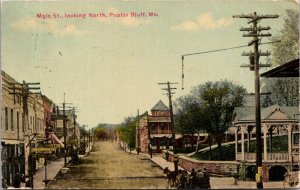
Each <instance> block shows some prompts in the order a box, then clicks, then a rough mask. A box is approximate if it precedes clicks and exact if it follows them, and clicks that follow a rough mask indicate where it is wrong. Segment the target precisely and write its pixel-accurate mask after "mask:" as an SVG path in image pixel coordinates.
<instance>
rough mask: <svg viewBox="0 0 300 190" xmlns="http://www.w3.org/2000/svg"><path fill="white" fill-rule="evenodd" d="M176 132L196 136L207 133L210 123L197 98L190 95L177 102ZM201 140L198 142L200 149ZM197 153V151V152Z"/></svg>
mask: <svg viewBox="0 0 300 190" xmlns="http://www.w3.org/2000/svg"><path fill="white" fill-rule="evenodd" d="M175 112H176V117H175V130H176V131H177V132H179V133H181V134H182V135H194V134H195V133H198V137H199V135H200V132H203V131H206V128H207V127H208V126H209V121H208V120H207V119H206V117H205V113H204V112H203V110H202V109H201V106H200V103H199V101H197V100H196V97H192V96H190V95H188V96H183V97H180V98H178V99H177V100H176V102H175ZM198 143H199V138H198V141H197V146H196V149H197V147H198ZM196 151H197V150H196Z"/></svg>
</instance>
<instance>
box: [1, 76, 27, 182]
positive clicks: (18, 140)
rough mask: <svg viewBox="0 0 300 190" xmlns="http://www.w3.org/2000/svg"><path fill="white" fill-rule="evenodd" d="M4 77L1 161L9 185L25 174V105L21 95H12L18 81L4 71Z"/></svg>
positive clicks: (4, 178)
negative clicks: (17, 175) (16, 177)
mask: <svg viewBox="0 0 300 190" xmlns="http://www.w3.org/2000/svg"><path fill="white" fill-rule="evenodd" d="M1 75H2V114H1V117H2V118H1V160H2V177H3V180H5V181H6V183H7V184H12V181H13V179H14V177H15V175H16V174H17V173H19V174H24V175H25V172H26V168H25V163H26V162H25V158H26V157H25V141H24V140H25V138H26V137H27V136H26V133H25V132H26V131H25V130H26V129H25V126H24V114H23V109H22V107H23V103H22V97H21V95H12V94H10V93H11V91H12V90H11V89H12V87H13V85H14V83H16V81H15V80H14V79H13V78H12V77H11V76H9V75H8V74H7V73H5V72H4V71H2V72H1Z"/></svg>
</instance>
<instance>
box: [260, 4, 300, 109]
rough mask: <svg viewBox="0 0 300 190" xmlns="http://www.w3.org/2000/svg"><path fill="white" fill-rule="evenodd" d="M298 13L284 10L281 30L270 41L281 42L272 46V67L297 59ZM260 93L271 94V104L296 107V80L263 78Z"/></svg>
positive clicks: (297, 85)
mask: <svg viewBox="0 0 300 190" xmlns="http://www.w3.org/2000/svg"><path fill="white" fill-rule="evenodd" d="M298 24H299V12H298V11H295V10H290V9H288V10H286V14H285V17H284V24H283V28H282V29H281V30H280V31H279V33H278V34H276V35H275V36H274V37H273V38H272V39H271V40H272V41H277V40H281V42H280V43H273V44H272V55H273V56H272V63H273V66H278V65H282V64H284V63H287V62H288V61H290V60H293V59H296V58H299V43H298V40H299V28H298ZM262 86H263V87H262V91H263V92H271V100H272V103H273V104H278V105H286V106H298V105H299V102H298V100H299V91H298V89H299V81H298V78H271V79H269V78H265V79H263V80H262Z"/></svg>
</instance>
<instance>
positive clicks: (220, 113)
mask: <svg viewBox="0 0 300 190" xmlns="http://www.w3.org/2000/svg"><path fill="white" fill-rule="evenodd" d="M245 93H246V89H245V88H244V87H242V86H239V85H236V84H234V83H232V82H229V81H227V80H224V81H217V82H206V83H205V84H202V85H199V86H197V87H195V88H194V89H193V91H192V94H194V96H195V97H199V100H200V103H201V109H202V111H203V113H204V114H203V115H201V116H202V118H201V119H203V118H206V120H207V121H209V122H207V123H209V124H210V126H209V127H207V130H208V133H210V134H211V135H212V136H213V137H214V139H215V140H216V142H217V144H218V157H219V159H221V155H222V146H221V143H222V140H223V138H224V134H225V131H226V130H227V129H228V128H229V127H230V123H231V119H232V114H233V110H234V108H235V107H238V106H241V105H242V104H243V102H244V95H245Z"/></svg>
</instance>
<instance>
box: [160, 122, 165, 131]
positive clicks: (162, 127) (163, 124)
mask: <svg viewBox="0 0 300 190" xmlns="http://www.w3.org/2000/svg"><path fill="white" fill-rule="evenodd" d="M160 128H161V130H162V131H165V130H166V129H167V128H166V124H165V123H162V124H161V125H160Z"/></svg>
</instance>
